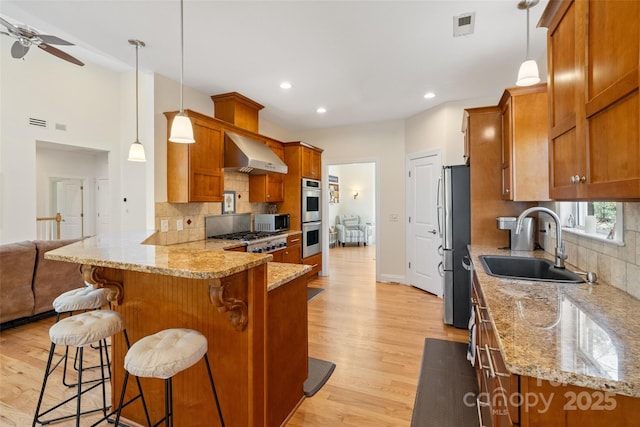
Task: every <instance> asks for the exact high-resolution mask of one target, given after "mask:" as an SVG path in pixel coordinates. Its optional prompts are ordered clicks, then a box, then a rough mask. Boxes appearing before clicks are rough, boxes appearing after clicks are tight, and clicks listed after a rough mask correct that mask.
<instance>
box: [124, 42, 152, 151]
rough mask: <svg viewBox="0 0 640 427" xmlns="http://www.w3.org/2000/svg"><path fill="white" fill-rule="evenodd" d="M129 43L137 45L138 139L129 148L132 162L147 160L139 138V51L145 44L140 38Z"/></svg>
mask: <svg viewBox="0 0 640 427" xmlns="http://www.w3.org/2000/svg"><path fill="white" fill-rule="evenodd" d="M129 44H132V45H134V46H135V47H136V140H135V141H134V142H132V143H131V147H130V148H129V158H128V159H127V160H129V161H130V162H146V161H147V158H146V156H145V155H144V146H143V145H142V143H141V142H140V139H139V138H138V51H139V50H140V48H141V47H144V46H145V44H144V42H143V41H140V40H129Z"/></svg>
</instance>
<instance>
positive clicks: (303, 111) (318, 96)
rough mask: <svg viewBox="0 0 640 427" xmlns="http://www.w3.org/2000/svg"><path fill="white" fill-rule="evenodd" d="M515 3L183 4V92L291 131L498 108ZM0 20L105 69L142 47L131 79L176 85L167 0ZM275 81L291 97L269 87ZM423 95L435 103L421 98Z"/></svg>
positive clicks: (521, 46) (96, 0)
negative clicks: (449, 109) (249, 102)
mask: <svg viewBox="0 0 640 427" xmlns="http://www.w3.org/2000/svg"><path fill="white" fill-rule="evenodd" d="M547 2H548V0H541V1H540V3H539V4H538V5H537V6H535V7H534V8H532V9H531V56H532V57H533V58H535V59H537V60H538V64H539V66H540V72H541V75H542V78H543V79H545V78H546V61H545V55H546V53H545V52H546V47H545V46H546V29H544V28H537V27H536V24H537V22H538V20H539V18H540V15H541V14H542V12H543V10H544V8H545V6H546V4H547ZM517 4H518V1H517V0H493V1H482V0H472V1H457V0H442V1H433V0H429V1H425V0H423V1H301V0H298V1H268V0H262V1H241V0H236V1H211V0H185V3H184V20H185V30H184V40H185V51H184V61H185V62H184V83H185V85H187V86H190V87H192V88H194V89H197V90H199V91H201V92H203V93H205V94H208V95H215V94H220V93H226V92H232V91H236V92H240V93H241V94H243V95H245V96H247V97H249V98H251V99H253V100H255V101H256V102H259V103H260V104H262V105H264V106H265V108H264V109H263V110H262V111H261V113H260V117H261V118H264V119H266V120H268V121H270V122H272V123H275V124H277V125H280V126H283V127H285V128H287V129H290V130H303V129H311V128H323V127H333V126H340V125H350V124H357V123H366V122H374V121H381V120H392V119H402V118H406V117H410V116H412V115H414V114H416V113H418V112H421V111H424V110H427V109H429V108H432V107H434V106H436V105H438V104H441V103H444V102H448V101H455V100H461V99H472V98H480V97H494V98H495V100H496V103H497V102H498V100H499V97H500V95H501V93H502V91H503V90H504V88H505V87H509V86H513V85H514V83H515V79H516V74H517V71H518V67H519V64H520V62H522V60H523V59H524V56H525V47H526V12H525V11H523V10H519V9H518V8H517ZM469 12H475V13H476V17H475V32H474V34H471V35H467V36H462V37H453V22H454V19H453V17H454V16H457V15H461V14H465V13H469ZM0 15H2V16H3V17H4V18H5V19H7V20H8V21H10V22H13V23H15V24H27V25H29V26H30V27H33V28H35V29H36V30H38V31H39V32H41V33H43V34H53V35H56V36H59V37H61V38H63V39H66V40H68V41H70V42H73V43H75V44H76V45H77V46H60V48H61V49H62V50H64V51H66V52H68V53H70V54H71V55H74V56H76V57H77V58H78V59H80V60H82V61H84V62H92V63H98V64H100V65H106V66H109V67H113V68H115V69H116V70H131V69H132V68H133V67H134V65H135V48H134V47H132V46H131V45H130V44H129V43H128V41H127V40H128V39H133V38H135V39H139V40H142V41H144V42H145V43H146V45H147V47H146V48H144V49H141V51H140V60H139V61H140V69H141V71H146V72H151V71H153V72H157V73H159V74H162V75H164V76H167V77H169V78H171V79H173V80H176V81H179V79H180V2H179V1H178V0H171V1H169V0H40V1H37V0H2V2H1V3H0ZM1 54H3V55H9V52H2V53H1ZM30 55H47V53H46V52H44V51H42V50H40V49H32V50H31V51H30V52H29V53H28V54H27V56H26V57H25V59H24V60H25V61H29V57H30ZM68 66H69V67H75V66H76V65H73V64H68ZM284 80H287V81H289V82H291V83H292V85H293V88H292V89H289V90H288V91H284V90H282V89H280V87H279V84H280V82H282V81H284ZM428 91H433V92H434V93H435V94H436V98H434V99H431V100H426V99H424V97H423V95H424V94H425V93H426V92H428ZM176 103H178V100H176ZM318 106H324V107H326V109H327V112H326V113H325V114H323V115H319V114H317V113H316V112H315V110H316V108H317V107H318ZM177 107H178V105H176V108H177ZM185 108H189V100H188V99H185Z"/></svg>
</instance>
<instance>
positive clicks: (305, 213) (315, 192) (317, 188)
mask: <svg viewBox="0 0 640 427" xmlns="http://www.w3.org/2000/svg"><path fill="white" fill-rule="evenodd" d="M321 209H322V186H321V183H320V181H317V180H315V179H305V178H303V179H302V222H303V223H305V222H312V221H320V220H321V219H322V210H321Z"/></svg>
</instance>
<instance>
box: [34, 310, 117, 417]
mask: <svg viewBox="0 0 640 427" xmlns="http://www.w3.org/2000/svg"><path fill="white" fill-rule="evenodd" d="M121 331H122V332H123V333H124V334H125V339H126V341H127V342H128V338H127V335H126V330H125V328H124V320H123V319H122V316H121V315H120V314H118V313H116V312H115V311H112V310H94V311H88V312H86V313H81V314H78V315H75V316H71V317H66V318H64V319H62V320H60V321H59V322H57V323H55V324H54V325H53V326H52V327H51V328H50V329H49V338H51V348H50V350H49V359H48V361H47V368H46V370H45V373H44V380H43V382H42V389H41V390H40V397H39V399H38V405H37V407H36V411H35V416H34V418H33V426H34V427H35V425H36V423H41V424H48V423H52V422H57V421H61V420H65V419H68V418H73V417H75V418H76V426H77V427H79V426H80V416H81V415H85V414H89V413H93V412H98V411H102V412H103V413H104V414H105V417H106V415H107V409H108V406H107V398H106V390H105V382H106V378H105V374H104V365H105V364H104V360H103V357H102V349H101V351H100V365H101V375H102V377H101V380H100V381H99V382H96V384H93V385H92V386H90V387H89V388H87V389H86V390H83V389H82V385H83V382H82V371H83V367H82V358H83V354H84V347H86V346H88V345H91V344H92V343H96V342H99V343H100V347H102V342H103V341H104V340H105V339H106V338H108V337H110V336H113V335H114V334H116V333H118V332H121ZM56 345H66V346H74V347H76V348H78V360H79V369H78V383H77V386H78V390H77V394H76V395H75V396H71V397H70V398H68V399H66V400H64V401H62V402H60V403H58V404H57V405H55V406H53V407H51V408H49V409H47V410H45V411H43V412H42V413H41V412H40V409H41V406H42V401H43V397H44V393H45V389H46V386H47V380H48V378H49V376H50V375H51V374H52V373H53V372H54V370H55V368H56V367H57V364H56V366H54V367H53V369H51V362H52V360H53V356H54V352H55V349H56ZM100 385H102V407H100V408H97V409H93V410H89V411H85V412H81V403H82V395H83V394H85V393H87V392H89V391H91V390H93V389H94V388H96V387H98V386H100ZM73 399H77V405H76V413H75V414H71V415H66V416H61V417H58V418H53V419H49V420H44V421H43V420H41V419H40V418H41V417H43V416H45V415H47V414H49V413H50V412H52V411H54V410H55V409H57V408H59V407H61V406H62V405H65V404H66V403H68V402H70V401H72V400H73Z"/></svg>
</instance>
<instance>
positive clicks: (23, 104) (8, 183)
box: [0, 37, 126, 243]
mask: <svg viewBox="0 0 640 427" xmlns="http://www.w3.org/2000/svg"><path fill="white" fill-rule="evenodd" d="M0 43H2V44H1V47H2V52H3V53H5V54H3V55H0V70H1V73H0V88H1V91H2V92H1V94H0V95H1V96H0V98H1V100H0V109H1V114H0V243H9V242H15V241H21V240H28V239H34V238H35V237H36V220H35V219H36V141H47V142H55V143H61V144H67V145H73V146H82V147H88V148H94V149H99V150H105V151H110V152H111V156H110V161H109V178H110V180H111V185H112V189H113V191H112V194H114V196H113V203H114V205H115V206H117V204H116V203H117V200H118V199H119V196H120V191H119V188H120V179H121V178H120V171H121V168H122V162H121V161H119V160H120V158H121V155H122V151H123V150H122V149H121V140H120V123H121V116H120V106H121V105H120V93H121V87H120V78H119V75H118V74H117V73H115V72H112V71H109V70H106V69H104V68H101V67H98V66H94V65H92V64H86V65H85V66H84V67H78V66H76V65H73V64H70V63H68V62H65V61H62V60H60V59H58V58H56V57H54V56H53V55H49V54H47V53H46V52H43V51H40V50H39V49H32V51H30V52H29V54H28V55H27V56H26V57H25V58H24V59H23V60H16V59H13V58H11V56H10V55H8V52H9V51H10V49H11V43H12V39H10V38H8V37H2V38H1V40H0ZM29 117H35V118H39V119H44V120H47V122H48V123H49V126H48V127H47V128H40V127H33V126H30V125H29V124H28V119H29ZM56 123H58V124H63V125H66V131H63V130H56ZM125 156H126V154H125ZM113 223H114V225H116V227H119V226H120V214H119V212H117V211H114V217H113Z"/></svg>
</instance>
